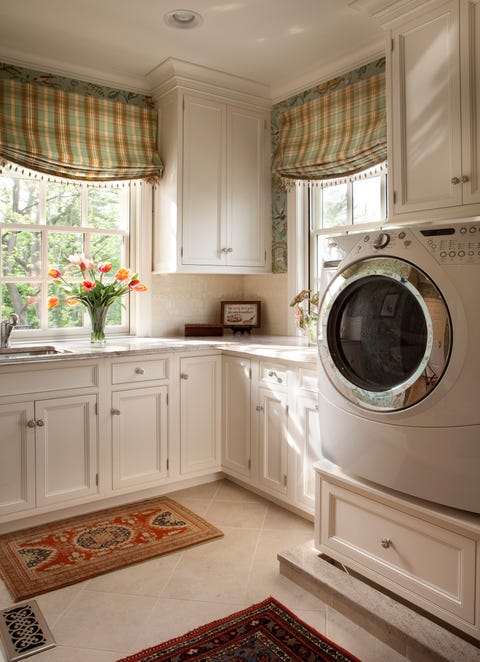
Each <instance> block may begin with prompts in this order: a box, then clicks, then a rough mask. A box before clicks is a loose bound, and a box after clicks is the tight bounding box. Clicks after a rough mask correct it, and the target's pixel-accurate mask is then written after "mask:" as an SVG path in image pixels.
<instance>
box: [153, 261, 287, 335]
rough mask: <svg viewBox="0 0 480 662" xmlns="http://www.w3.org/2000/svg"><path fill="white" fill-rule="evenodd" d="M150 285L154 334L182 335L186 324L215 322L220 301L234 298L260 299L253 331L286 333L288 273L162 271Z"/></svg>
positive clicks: (275, 333)
mask: <svg viewBox="0 0 480 662" xmlns="http://www.w3.org/2000/svg"><path fill="white" fill-rule="evenodd" d="M151 289H152V335H153V336H163V337H168V336H183V334H184V326H185V324H218V323H219V322H220V304H221V302H222V301H236V300H237V299H238V300H239V301H242V300H255V301H261V303H262V326H261V328H260V329H256V330H255V333H257V334H262V335H281V336H285V335H287V319H288V314H289V307H288V296H287V274H262V275H255V276H235V275H211V274H207V275H203V274H194V275H193V274H162V275H157V276H154V277H153V280H152V288H151ZM226 333H228V332H226Z"/></svg>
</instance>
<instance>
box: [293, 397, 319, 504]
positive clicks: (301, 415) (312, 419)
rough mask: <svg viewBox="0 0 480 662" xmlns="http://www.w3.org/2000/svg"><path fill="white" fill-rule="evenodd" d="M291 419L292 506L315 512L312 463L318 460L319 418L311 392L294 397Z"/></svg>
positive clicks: (315, 398)
mask: <svg viewBox="0 0 480 662" xmlns="http://www.w3.org/2000/svg"><path fill="white" fill-rule="evenodd" d="M295 400H296V406H295V418H296V425H295V426H294V429H295V431H296V435H295V443H296V447H297V452H296V454H295V460H296V462H295V467H296V476H295V503H296V504H297V505H299V506H300V507H304V508H306V509H307V510H308V511H309V512H311V513H313V512H314V510H315V470H314V464H315V463H316V462H318V460H320V457H321V449H320V419H319V415H318V397H317V395H316V393H315V392H312V393H310V392H308V391H302V390H300V391H299V392H298V394H297V396H296V399H295Z"/></svg>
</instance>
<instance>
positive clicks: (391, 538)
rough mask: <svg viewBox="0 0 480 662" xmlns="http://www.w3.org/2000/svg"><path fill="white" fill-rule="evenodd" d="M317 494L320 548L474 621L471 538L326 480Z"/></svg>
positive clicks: (465, 619)
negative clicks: (318, 499)
mask: <svg viewBox="0 0 480 662" xmlns="http://www.w3.org/2000/svg"><path fill="white" fill-rule="evenodd" d="M320 490H321V491H320V495H321V497H320V498H321V524H320V541H319V542H320V545H319V547H320V548H321V549H323V550H324V551H325V552H326V553H327V554H328V553H329V550H331V551H332V552H334V554H332V555H333V556H334V557H335V556H336V557H337V558H340V560H343V562H344V563H347V564H348V562H349V560H352V561H354V563H353V565H352V567H353V568H354V569H356V570H359V571H360V572H362V567H363V568H365V569H367V570H368V571H370V572H367V573H366V574H367V576H369V577H370V578H373V579H376V578H378V579H379V583H381V584H383V585H385V586H387V588H388V587H389V586H390V587H392V586H393V585H395V588H396V589H397V588H398V587H403V588H404V589H406V591H403V593H402V594H403V595H404V596H406V597H407V598H409V599H411V600H412V602H418V603H420V604H421V602H419V601H418V600H415V596H420V597H421V598H422V599H424V600H426V601H427V602H428V603H430V604H433V605H435V606H437V607H440V608H441V609H442V610H446V611H447V612H449V613H450V614H454V615H455V616H457V617H459V618H461V619H462V620H463V621H466V622H467V623H469V624H473V623H474V611H475V610H474V606H475V605H474V602H475V597H474V586H475V581H474V577H473V575H472V572H473V569H474V567H475V541H474V540H472V539H470V538H468V537H466V536H463V535H460V534H458V533H456V532H454V531H450V530H448V529H445V528H443V527H441V526H438V525H436V524H433V523H431V522H427V521H425V520H423V519H420V518H417V517H414V516H412V515H409V514H408V513H405V512H402V511H400V510H397V509H395V508H392V507H390V506H387V505H385V504H383V503H380V502H378V501H376V500H373V499H369V498H367V497H363V496H361V495H360V494H358V493H356V492H353V491H352V492H351V491H350V490H346V489H344V488H342V487H339V486H337V485H332V484H330V483H328V481H325V480H321V488H320ZM317 542H318V541H317ZM335 553H336V554H335ZM338 553H339V554H340V556H339V554H338ZM372 571H373V572H372ZM380 578H382V579H383V581H382V579H380ZM385 579H387V580H389V581H390V584H389V583H388V582H385ZM396 592H399V591H397V590H396ZM437 613H439V612H438V611H437Z"/></svg>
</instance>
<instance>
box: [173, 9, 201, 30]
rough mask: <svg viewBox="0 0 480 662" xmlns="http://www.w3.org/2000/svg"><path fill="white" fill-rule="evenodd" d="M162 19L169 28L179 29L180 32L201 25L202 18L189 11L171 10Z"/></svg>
mask: <svg viewBox="0 0 480 662" xmlns="http://www.w3.org/2000/svg"><path fill="white" fill-rule="evenodd" d="M163 18H164V20H165V23H166V24H167V25H169V26H170V27H171V28H180V29H181V30H190V29H191V28H196V27H198V26H199V25H201V24H202V23H203V18H202V16H200V14H198V13H197V12H196V11H192V10H191V9H172V11H169V12H167V13H166V14H164V16H163Z"/></svg>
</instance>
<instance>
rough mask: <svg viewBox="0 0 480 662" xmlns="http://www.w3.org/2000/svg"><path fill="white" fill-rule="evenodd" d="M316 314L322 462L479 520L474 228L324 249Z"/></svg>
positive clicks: (422, 231) (358, 239) (478, 276)
mask: <svg viewBox="0 0 480 662" xmlns="http://www.w3.org/2000/svg"><path fill="white" fill-rule="evenodd" d="M330 243H331V244H333V245H334V246H335V250H337V251H339V252H340V254H342V253H343V254H344V257H343V259H341V260H340V262H339V264H338V266H337V267H336V270H335V273H334V274H333V278H331V279H324V280H323V282H324V286H323V292H321V294H322V298H321V304H320V309H319V326H318V349H319V356H320V361H319V391H320V395H319V411H320V426H321V443H322V454H323V456H324V457H326V458H327V459H329V460H330V461H332V462H334V463H335V464H337V465H339V466H340V467H342V469H343V470H344V471H346V472H347V473H350V474H352V475H354V476H357V477H360V478H363V479H367V480H370V481H373V482H375V483H378V484H380V485H384V486H386V487H388V488H391V489H394V490H398V491H400V492H403V493H405V494H409V495H413V496H416V497H419V498H422V499H427V500H429V501H433V502H436V503H440V504H444V505H447V506H451V507H454V508H460V509H464V510H469V511H473V512H476V513H480V221H477V222H475V221H473V220H472V221H469V222H464V223H462V222H455V223H442V224H438V225H434V224H425V225H423V226H420V225H418V226H407V227H403V228H400V229H387V230H382V231H373V232H367V233H362V234H356V235H353V234H351V235H343V236H338V237H335V239H330Z"/></svg>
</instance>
